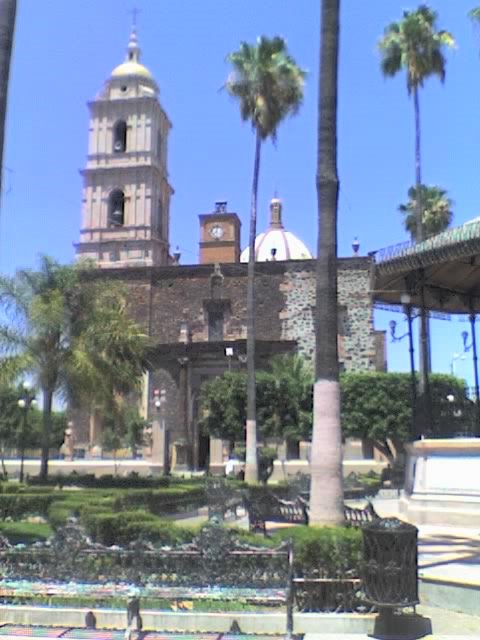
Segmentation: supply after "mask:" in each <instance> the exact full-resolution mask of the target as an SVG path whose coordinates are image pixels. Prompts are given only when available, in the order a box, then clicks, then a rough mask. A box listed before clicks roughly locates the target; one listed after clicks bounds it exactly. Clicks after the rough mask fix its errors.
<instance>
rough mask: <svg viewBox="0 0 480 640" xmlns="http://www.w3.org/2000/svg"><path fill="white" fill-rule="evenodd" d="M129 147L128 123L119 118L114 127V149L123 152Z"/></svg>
mask: <svg viewBox="0 0 480 640" xmlns="http://www.w3.org/2000/svg"><path fill="white" fill-rule="evenodd" d="M126 149H127V123H126V122H125V120H118V122H116V123H115V126H114V127H113V151H114V152H115V153H123V152H124V151H126Z"/></svg>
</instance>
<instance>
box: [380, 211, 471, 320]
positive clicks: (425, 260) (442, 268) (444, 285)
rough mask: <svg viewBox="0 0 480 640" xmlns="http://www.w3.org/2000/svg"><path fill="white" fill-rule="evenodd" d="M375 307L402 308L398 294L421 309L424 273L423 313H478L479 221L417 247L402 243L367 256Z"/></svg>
mask: <svg viewBox="0 0 480 640" xmlns="http://www.w3.org/2000/svg"><path fill="white" fill-rule="evenodd" d="M370 255H371V256H372V257H373V272H372V294H373V298H374V301H375V303H377V304H379V303H380V305H382V304H384V305H400V304H401V299H400V298H401V296H402V294H405V293H408V294H409V295H410V299H411V304H412V305H413V306H420V305H421V303H420V290H421V287H420V283H421V279H422V270H423V277H424V284H425V307H426V308H427V309H429V310H432V311H436V312H443V313H446V314H461V313H470V312H472V311H473V312H475V313H478V312H480V219H475V220H472V221H471V222H467V223H465V224H463V225H461V226H459V227H455V228H453V229H449V230H448V231H444V232H443V233H440V234H438V235H436V236H433V237H432V238H429V239H427V240H425V241H423V242H419V243H417V244H415V243H413V242H407V243H403V244H401V245H396V246H393V247H387V248H386V249H381V250H380V251H376V252H373V253H372V254H370Z"/></svg>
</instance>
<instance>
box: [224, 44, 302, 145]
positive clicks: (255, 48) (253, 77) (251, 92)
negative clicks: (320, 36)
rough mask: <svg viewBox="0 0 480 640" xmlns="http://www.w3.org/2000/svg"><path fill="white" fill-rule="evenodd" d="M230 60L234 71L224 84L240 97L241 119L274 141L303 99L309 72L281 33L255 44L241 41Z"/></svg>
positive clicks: (262, 135) (264, 138) (265, 137)
mask: <svg viewBox="0 0 480 640" xmlns="http://www.w3.org/2000/svg"><path fill="white" fill-rule="evenodd" d="M227 59H228V61H229V62H230V64H231V65H232V67H233V70H232V72H231V73H230V75H229V76H228V78H227V81H226V83H225V87H226V90H227V91H228V93H229V94H230V95H231V96H233V97H234V98H237V99H238V101H239V106H240V115H241V117H242V120H247V121H249V122H250V123H251V124H252V127H253V129H254V130H255V131H256V132H258V134H259V135H260V138H261V139H262V140H266V139H267V138H270V137H271V138H273V139H274V140H275V139H276V136H277V129H278V126H279V124H280V123H281V122H282V120H284V119H285V118H286V117H287V116H289V115H295V114H296V113H297V111H298V110H299V108H300V106H301V104H302V102H303V88H304V82H305V76H306V71H304V70H303V69H301V68H300V67H299V66H298V65H297V64H296V62H295V60H294V59H293V58H292V56H291V55H290V54H289V53H288V49H287V44H286V42H285V40H284V39H283V38H281V37H278V36H276V37H274V38H267V37H266V36H261V37H260V38H258V39H257V42H256V44H253V45H252V44H248V43H247V42H242V43H241V44H240V48H239V49H238V50H237V51H234V52H233V53H231V54H229V55H228V56H227Z"/></svg>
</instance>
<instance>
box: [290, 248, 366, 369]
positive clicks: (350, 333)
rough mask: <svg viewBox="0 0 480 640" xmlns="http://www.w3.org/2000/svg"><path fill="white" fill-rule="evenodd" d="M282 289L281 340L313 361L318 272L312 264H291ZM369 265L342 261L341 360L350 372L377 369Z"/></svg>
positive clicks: (361, 261)
mask: <svg viewBox="0 0 480 640" xmlns="http://www.w3.org/2000/svg"><path fill="white" fill-rule="evenodd" d="M291 265H292V266H291V267H290V268H289V269H288V270H286V272H285V279H284V282H283V283H282V285H281V288H282V291H283V293H284V296H285V305H284V308H283V310H282V312H281V314H280V320H281V323H282V339H284V340H296V341H297V344H298V352H299V353H300V354H302V355H303V356H305V357H306V358H307V359H309V360H312V359H313V357H314V352H315V330H314V313H315V270H314V266H313V265H312V264H310V265H307V267H306V268H305V264H302V265H298V267H297V266H296V265H295V264H294V263H291ZM369 277H370V276H369V263H368V261H366V260H365V259H358V258H356V259H352V260H341V261H339V269H338V302H339V321H338V325H339V356H340V361H341V362H343V364H344V368H345V370H347V371H352V370H356V371H358V370H370V369H375V334H374V330H373V308H372V303H371V297H370V293H369Z"/></svg>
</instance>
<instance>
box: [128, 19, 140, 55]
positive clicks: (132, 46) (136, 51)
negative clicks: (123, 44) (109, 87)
mask: <svg viewBox="0 0 480 640" xmlns="http://www.w3.org/2000/svg"><path fill="white" fill-rule="evenodd" d="M130 13H131V14H132V30H131V32H130V40H129V41H128V48H127V62H139V60H140V47H139V46H138V40H137V16H138V14H139V13H140V10H139V9H137V8H134V9H132V11H131V12H130Z"/></svg>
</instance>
